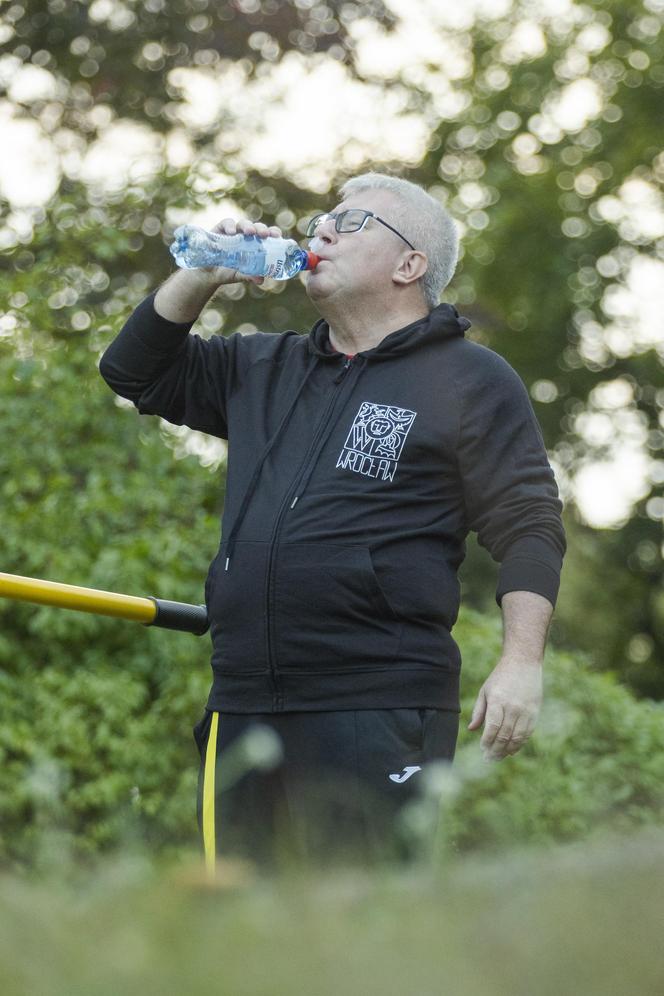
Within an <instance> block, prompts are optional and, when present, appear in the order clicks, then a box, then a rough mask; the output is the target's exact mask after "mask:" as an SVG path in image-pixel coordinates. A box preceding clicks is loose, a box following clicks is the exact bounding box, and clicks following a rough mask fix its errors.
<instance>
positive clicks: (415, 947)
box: [0, 829, 664, 996]
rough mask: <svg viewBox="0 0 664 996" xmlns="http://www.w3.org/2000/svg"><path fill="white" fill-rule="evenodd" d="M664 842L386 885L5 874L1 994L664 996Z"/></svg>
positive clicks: (197, 873) (656, 839) (104, 869)
mask: <svg viewBox="0 0 664 996" xmlns="http://www.w3.org/2000/svg"><path fill="white" fill-rule="evenodd" d="M663 927H664V831H662V830H661V829H659V830H656V829H650V830H647V831H646V830H643V831H640V832H639V833H638V834H634V835H632V836H631V837H629V838H626V837H619V836H605V837H599V838H596V839H595V840H593V841H592V842H591V841H586V842H583V843H575V844H568V845H556V846H555V847H550V848H547V849H536V848H532V849H523V848H522V849H519V850H513V851H507V852H504V853H502V854H500V855H497V856H493V857H486V856H484V857H481V858H480V857H473V856H464V857H452V858H450V859H449V860H448V861H447V862H446V864H445V866H444V867H442V868H440V869H438V870H436V871H435V872H432V871H431V870H430V869H429V868H427V867H425V866H419V867H413V868H410V869H401V870H397V869H389V868H388V869H385V870H383V871H380V872H378V871H376V872H373V873H369V872H362V871H360V870H358V869H352V868H345V869H344V868H338V869H336V870H329V871H326V872H325V873H322V872H319V873H317V874H314V873H311V872H309V873H307V872H303V871H302V872H297V871H295V870H293V871H291V872H289V873H285V872H282V873H278V874H274V875H272V876H267V877H265V876H261V875H259V874H258V873H257V872H256V871H255V870H252V868H251V867H250V866H248V865H243V864H242V863H239V862H226V863H224V864H220V866H219V872H218V875H217V878H216V880H215V881H214V882H210V881H209V879H206V877H205V875H204V873H203V869H202V866H201V863H200V861H199V860H198V859H197V858H193V857H192V858H181V859H180V860H178V862H177V863H171V864H170V865H168V866H163V865H157V864H155V863H153V862H151V861H150V860H148V859H146V858H145V857H144V856H141V855H140V854H133V855H131V854H129V855H127V854H125V856H123V857H122V856H118V857H115V858H113V859H110V858H107V859H105V860H104V861H103V862H101V863H99V864H98V865H97V866H96V867H95V868H94V869H93V870H90V869H88V870H82V869H78V870H72V869H69V870H68V871H67V872H66V873H64V872H62V873H58V872H57V871H54V870H52V871H51V872H49V873H48V874H46V875H44V874H41V875H40V876H39V877H37V876H35V875H34V874H33V875H31V876H20V875H17V874H16V873H12V874H9V873H7V874H5V875H4V876H2V877H0V992H2V994H3V996H56V994H57V996H79V994H80V996H116V994H123V996H125V994H126V996H134V994H136V996H139V994H140V996H151V994H159V996H170V994H174V996H175V994H177V996H185V994H186V996H197V994H199V993H200V994H206V996H207V994H211V993H214V994H219V996H226V994H228V996H249V994H251V996H263V994H265V996H355V994H357V996H360V994H361V996H374V994H375V996H402V994H403V996H406V994H408V996H410V994H413V996H441V994H447V993H449V994H454V996H503V994H505V996H507V994H509V996H566V994H574V996H662V993H663V992H664V951H663V948H664V944H663V943H662V939H663V936H664V931H663Z"/></svg>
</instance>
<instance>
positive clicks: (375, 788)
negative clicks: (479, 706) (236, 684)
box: [194, 709, 459, 867]
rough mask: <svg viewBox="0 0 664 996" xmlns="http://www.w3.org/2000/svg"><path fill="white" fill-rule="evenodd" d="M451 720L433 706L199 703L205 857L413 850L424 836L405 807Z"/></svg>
mask: <svg viewBox="0 0 664 996" xmlns="http://www.w3.org/2000/svg"><path fill="white" fill-rule="evenodd" d="M458 727H459V715H458V713H457V712H455V711H450V710H442V709H358V710H345V711H335V712H289V713H261V714H252V715H245V714H239V713H227V712H210V711H207V710H206V713H205V715H204V717H203V719H202V720H201V721H200V722H199V723H198V724H197V725H196V726H195V727H194V739H195V741H196V745H197V747H198V750H199V754H200V757H201V767H200V775H199V785H198V824H199V829H200V831H201V837H202V843H203V849H204V852H205V858H206V862H207V864H208V866H209V867H213V866H214V861H215V858H216V857H233V856H239V857H247V858H250V859H251V860H253V861H255V862H257V863H258V864H260V865H262V866H267V867H276V866H279V865H281V864H285V863H288V862H304V863H305V864H307V865H313V866H316V867H319V866H324V865H329V864H331V863H335V862H338V861H341V862H342V863H343V862H348V861H350V862H353V863H355V862H357V861H359V862H360V863H362V864H369V865H373V864H375V863H380V862H382V861H394V860H397V861H399V860H408V859H410V858H411V857H415V856H416V855H417V854H419V853H421V840H420V842H419V843H415V842H414V841H413V839H412V834H410V835H409V833H408V830H407V826H406V825H405V821H404V807H407V806H408V804H412V803H413V802H414V801H415V800H417V799H421V798H422V793H421V784H422V779H423V777H426V774H425V773H426V768H427V765H429V764H430V763H431V762H448V763H451V761H452V759H453V757H454V750H455V746H456V740H457V733H458ZM411 811H412V806H411ZM429 811H430V810H429ZM435 812H436V810H435V806H434V813H435ZM435 830H436V827H435V826H431V828H430V831H429V830H427V831H426V833H427V834H429V833H430V835H431V837H433V835H434V834H435Z"/></svg>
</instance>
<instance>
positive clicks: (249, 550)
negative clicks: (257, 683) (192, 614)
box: [206, 542, 268, 674]
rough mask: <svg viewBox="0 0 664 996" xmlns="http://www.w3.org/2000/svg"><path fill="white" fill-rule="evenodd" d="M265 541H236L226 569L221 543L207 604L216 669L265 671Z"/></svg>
mask: <svg viewBox="0 0 664 996" xmlns="http://www.w3.org/2000/svg"><path fill="white" fill-rule="evenodd" d="M267 554H268V544H267V543H242V542H238V543H236V544H235V548H234V551H233V559H232V561H231V563H230V565H229V568H228V570H225V563H226V544H225V543H222V544H221V547H220V549H219V553H218V554H217V557H216V559H215V561H214V562H213V565H212V568H211V570H210V575H209V578H208V583H207V590H206V595H207V604H208V615H209V617H210V636H211V637H212V646H213V655H212V664H213V667H214V668H215V670H218V669H221V670H224V671H241V672H242V673H243V674H247V673H248V672H251V671H264V670H265V668H266V666H267V662H266V660H265V572H266V569H267Z"/></svg>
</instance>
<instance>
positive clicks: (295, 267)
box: [170, 225, 318, 280]
mask: <svg viewBox="0 0 664 996" xmlns="http://www.w3.org/2000/svg"><path fill="white" fill-rule="evenodd" d="M173 237H174V239H175V241H174V242H173V244H172V245H171V247H170V250H171V254H172V255H173V257H174V258H175V262H176V263H177V264H178V266H181V267H185V268H187V269H196V268H197V267H200V266H226V267H228V268H229V269H230V270H238V271H239V272H240V273H244V274H247V275H248V276H250V277H270V278H271V279H272V280H288V278H289V277H294V276H295V275H296V274H298V273H299V272H300V271H301V270H313V269H315V268H316V266H317V265H318V256H317V255H316V254H315V253H313V252H307V250H306V249H300V247H299V245H298V244H297V242H295V240H294V239H276V238H273V237H269V238H266V239H262V238H260V236H258V235H242V234H241V233H240V234H238V235H222V234H221V233H219V232H207V231H206V230H205V229H204V228H198V227H197V226H196V225H181V226H180V228H176V229H175V232H174V233H173Z"/></svg>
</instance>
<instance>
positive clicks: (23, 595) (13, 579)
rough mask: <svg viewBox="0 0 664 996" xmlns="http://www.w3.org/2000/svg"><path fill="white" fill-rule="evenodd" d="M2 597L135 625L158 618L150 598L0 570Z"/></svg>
mask: <svg viewBox="0 0 664 996" xmlns="http://www.w3.org/2000/svg"><path fill="white" fill-rule="evenodd" d="M0 597H1V598H14V599H19V601H22V602H36V603H37V604H38V605H52V606H53V607H54V608H57V609H76V610H78V611H79V612H96V613H97V614H99V615H102V616H114V617H115V618H117V619H129V620H131V621H132V622H142V623H146V624H149V623H152V622H154V620H155V617H156V615H157V605H156V604H155V601H154V600H153V599H151V598H141V597H139V596H137V595H121V594H119V593H117V592H114V591H99V590H98V589H96V588H81V587H79V586H78V585H75V584H60V582H59V581H42V580H40V579H38V578H24V577H20V576H19V575H18V574H3V573H2V571H0Z"/></svg>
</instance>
